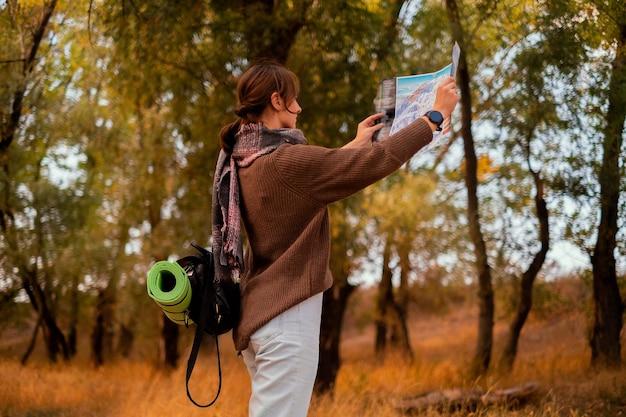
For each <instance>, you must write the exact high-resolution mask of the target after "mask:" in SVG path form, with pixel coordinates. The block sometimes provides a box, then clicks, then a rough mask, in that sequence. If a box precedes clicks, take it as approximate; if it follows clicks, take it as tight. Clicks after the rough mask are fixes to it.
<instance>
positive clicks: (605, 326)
mask: <svg viewBox="0 0 626 417" xmlns="http://www.w3.org/2000/svg"><path fill="white" fill-rule="evenodd" d="M622 15H623V13H622ZM619 23H620V24H621V26H620V27H619V38H618V39H617V51H616V56H615V60H614V61H613V65H612V72H611V80H610V82H609V91H608V101H609V107H608V110H607V112H606V118H605V121H606V125H605V128H604V142H603V145H602V148H603V150H604V155H603V157H602V166H601V168H600V175H599V183H600V208H601V217H600V225H599V227H598V237H597V242H596V246H595V249H594V252H593V255H592V257H591V264H592V267H593V298H594V301H595V306H594V323H593V331H592V334H591V340H590V345H591V365H592V366H593V367H617V366H619V365H621V363H622V360H621V345H620V331H621V329H622V313H623V309H624V306H623V303H622V300H621V297H620V293H619V286H618V285H617V275H616V271H615V256H614V253H615V247H616V241H615V239H616V234H617V230H618V226H617V224H618V223H617V222H618V214H619V209H618V207H619V192H620V184H621V175H620V151H621V148H622V142H623V132H624V119H625V118H626V22H623V21H622V22H619Z"/></svg>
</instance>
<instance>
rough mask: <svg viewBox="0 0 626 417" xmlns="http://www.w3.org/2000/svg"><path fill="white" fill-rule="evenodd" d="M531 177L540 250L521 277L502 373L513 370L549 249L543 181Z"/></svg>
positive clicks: (503, 358) (536, 174)
mask: <svg viewBox="0 0 626 417" xmlns="http://www.w3.org/2000/svg"><path fill="white" fill-rule="evenodd" d="M531 172H532V171H531ZM532 175H533V178H534V180H535V187H536V189H537V194H536V195H535V209H536V210H537V219H538V220H539V240H540V242H541V248H540V249H539V252H537V253H536V254H535V257H534V259H533V261H532V262H531V264H530V266H529V267H528V269H527V270H526V271H525V272H524V274H523V275H522V282H521V284H520V298H519V303H518V305H517V312H516V314H515V317H514V318H513V321H512V322H511V326H510V328H509V337H508V339H507V342H506V345H505V347H504V352H503V354H502V358H501V359H500V370H502V371H503V372H510V371H511V369H512V368H513V363H514V362H515V357H516V356H517V345H518V342H519V336H520V333H521V332H522V328H523V327H524V323H526V319H527V317H528V313H529V312H530V309H531V307H532V293H533V284H534V282H535V278H536V277H537V275H538V274H539V271H540V270H541V267H542V266H543V263H544V262H545V260H546V254H547V253H548V250H549V249H550V229H549V221H548V219H549V218H548V208H547V206H546V201H545V200H544V198H543V180H542V178H541V175H540V174H539V173H536V172H532Z"/></svg>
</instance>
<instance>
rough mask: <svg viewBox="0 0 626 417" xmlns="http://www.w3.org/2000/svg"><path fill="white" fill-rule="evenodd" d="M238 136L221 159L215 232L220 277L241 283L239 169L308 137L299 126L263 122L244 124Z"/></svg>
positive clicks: (217, 174) (216, 182)
mask: <svg viewBox="0 0 626 417" xmlns="http://www.w3.org/2000/svg"><path fill="white" fill-rule="evenodd" d="M235 138H236V142H235V146H234V149H233V153H232V155H229V154H227V153H226V152H224V151H223V150H222V151H220V154H219V157H218V159H217V166H216V168H215V177H214V180H213V203H212V206H213V207H212V211H213V226H212V235H213V254H214V258H215V276H216V278H217V279H220V280H223V279H226V278H231V279H233V280H234V281H235V282H238V281H239V275H240V273H241V272H242V270H243V267H244V265H243V243H242V234H241V211H240V207H239V178H238V176H237V169H238V168H239V167H242V168H243V167H248V166H250V165H251V164H252V163H253V162H254V161H255V160H256V159H257V158H258V157H260V156H263V155H267V154H269V153H271V152H273V151H274V150H275V149H276V148H278V147H279V146H280V145H282V144H284V143H291V144H306V138H305V137H304V135H303V134H302V131H300V130H298V129H268V128H266V127H265V126H263V125H262V124H260V123H248V124H244V125H242V126H241V127H240V128H239V132H237V134H236V135H235Z"/></svg>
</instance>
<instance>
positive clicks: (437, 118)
mask: <svg viewBox="0 0 626 417" xmlns="http://www.w3.org/2000/svg"><path fill="white" fill-rule="evenodd" d="M428 118H429V119H430V121H431V122H433V123H434V124H436V125H440V124H442V123H443V116H442V115H441V113H439V112H438V111H431V112H428Z"/></svg>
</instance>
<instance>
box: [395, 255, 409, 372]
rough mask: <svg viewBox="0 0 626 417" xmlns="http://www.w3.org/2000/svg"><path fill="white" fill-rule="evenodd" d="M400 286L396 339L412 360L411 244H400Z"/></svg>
mask: <svg viewBox="0 0 626 417" xmlns="http://www.w3.org/2000/svg"><path fill="white" fill-rule="evenodd" d="M399 252H400V253H399V256H400V286H399V287H398V292H397V296H396V297H395V300H394V310H395V313H396V321H397V325H396V326H395V327H394V333H395V335H394V339H395V340H396V341H397V345H398V347H399V348H400V350H401V351H402V353H403V355H404V356H405V357H406V358H407V359H408V360H410V361H412V360H413V349H412V348H411V341H410V338H409V328H408V326H407V323H406V322H407V318H408V310H409V272H410V271H411V263H410V261H409V253H410V246H407V247H406V248H405V247H404V246H400V250H399Z"/></svg>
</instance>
